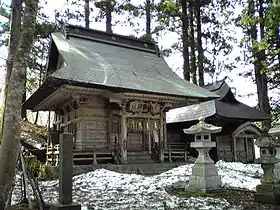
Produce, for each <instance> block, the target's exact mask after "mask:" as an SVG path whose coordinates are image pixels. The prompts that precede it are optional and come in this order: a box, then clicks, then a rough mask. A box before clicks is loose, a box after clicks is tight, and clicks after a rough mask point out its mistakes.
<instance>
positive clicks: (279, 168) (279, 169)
mask: <svg viewBox="0 0 280 210" xmlns="http://www.w3.org/2000/svg"><path fill="white" fill-rule="evenodd" d="M274 174H275V177H276V179H277V180H280V162H279V163H276V164H275V168H274Z"/></svg>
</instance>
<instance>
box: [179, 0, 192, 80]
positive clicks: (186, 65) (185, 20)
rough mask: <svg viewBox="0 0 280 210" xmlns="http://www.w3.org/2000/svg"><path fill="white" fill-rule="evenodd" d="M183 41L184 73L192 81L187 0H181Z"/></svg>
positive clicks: (186, 78)
mask: <svg viewBox="0 0 280 210" xmlns="http://www.w3.org/2000/svg"><path fill="white" fill-rule="evenodd" d="M180 3H181V7H182V13H181V21H182V36H181V38H182V42H183V52H182V53H183V60H184V62H183V75H184V79H185V80H188V81H190V53H189V32H188V31H189V17H188V6H187V1H186V0H181V2H180Z"/></svg>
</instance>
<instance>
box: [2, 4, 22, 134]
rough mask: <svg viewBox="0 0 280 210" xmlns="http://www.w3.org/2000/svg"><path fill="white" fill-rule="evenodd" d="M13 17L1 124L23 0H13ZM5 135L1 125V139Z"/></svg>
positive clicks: (18, 32) (11, 19)
mask: <svg viewBox="0 0 280 210" xmlns="http://www.w3.org/2000/svg"><path fill="white" fill-rule="evenodd" d="M11 8H12V12H11V18H10V38H9V53H8V59H7V72H6V80H5V87H4V112H3V115H2V117H1V122H2V123H0V124H1V125H3V123H4V116H5V107H6V98H7V91H8V84H9V79H10V76H11V72H12V68H13V60H14V57H15V54H16V49H17V46H18V41H19V35H20V28H21V27H20V26H21V0H12V2H11ZM2 135H3V126H2V127H1V132H0V139H1V137H2Z"/></svg>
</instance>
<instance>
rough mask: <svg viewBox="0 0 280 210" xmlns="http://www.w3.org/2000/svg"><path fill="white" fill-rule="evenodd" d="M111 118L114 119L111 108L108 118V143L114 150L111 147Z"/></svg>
mask: <svg viewBox="0 0 280 210" xmlns="http://www.w3.org/2000/svg"><path fill="white" fill-rule="evenodd" d="M111 119H112V114H111V113H110V110H109V113H108V119H107V145H108V148H109V149H110V150H112V148H111V146H112V142H111V132H112V128H111V127H112V120H111Z"/></svg>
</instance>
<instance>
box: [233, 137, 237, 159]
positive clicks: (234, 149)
mask: <svg viewBox="0 0 280 210" xmlns="http://www.w3.org/2000/svg"><path fill="white" fill-rule="evenodd" d="M233 161H234V162H236V161H237V154H236V138H235V137H234V138H233Z"/></svg>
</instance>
